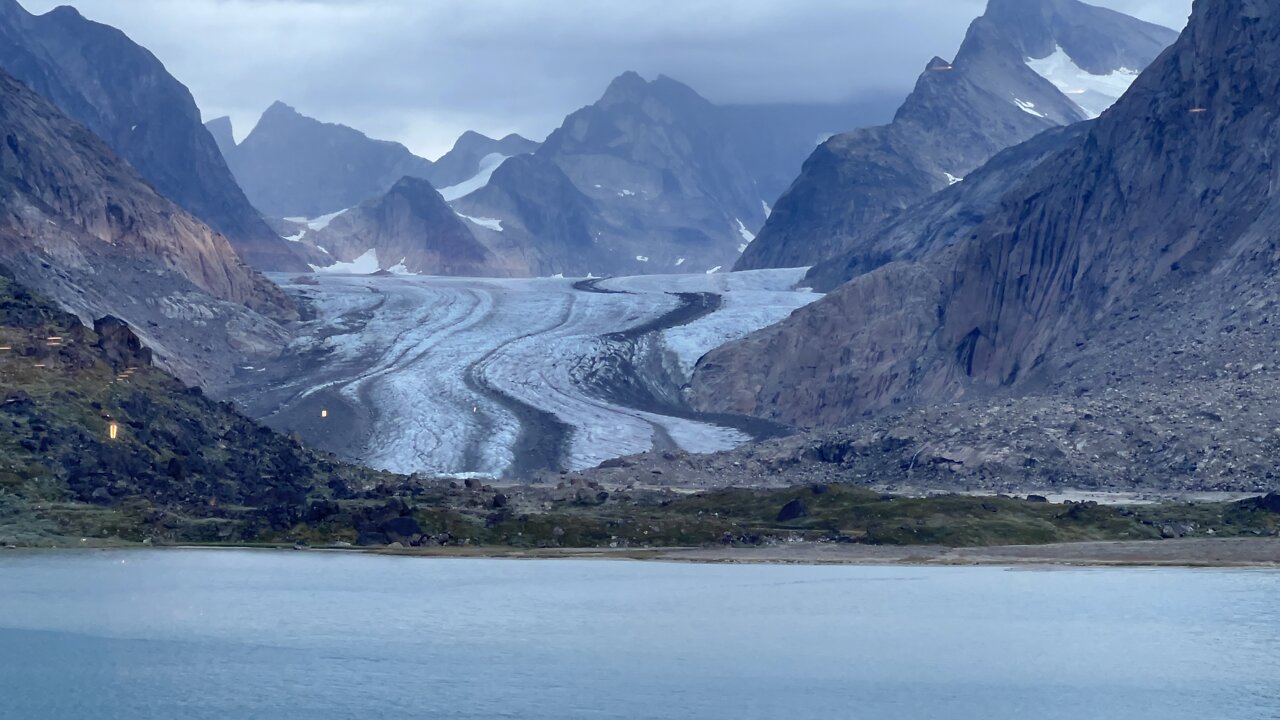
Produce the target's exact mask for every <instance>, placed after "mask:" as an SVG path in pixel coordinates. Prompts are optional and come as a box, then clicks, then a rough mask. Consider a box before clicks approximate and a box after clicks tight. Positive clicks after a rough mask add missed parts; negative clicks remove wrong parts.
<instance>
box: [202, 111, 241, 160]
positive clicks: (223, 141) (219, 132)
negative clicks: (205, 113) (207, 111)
mask: <svg viewBox="0 0 1280 720" xmlns="http://www.w3.org/2000/svg"><path fill="white" fill-rule="evenodd" d="M204 126H205V128H206V129H207V130H208V131H209V134H210V135H212V136H213V141H214V142H215V143H217V144H218V150H220V151H221V152H222V156H223V157H224V158H226V157H230V156H231V154H232V153H234V152H235V149H236V136H235V128H234V127H233V126H232V124H231V118H229V117H226V116H223V117H219V118H214V119H212V120H210V121H209V122H207V123H205V124H204Z"/></svg>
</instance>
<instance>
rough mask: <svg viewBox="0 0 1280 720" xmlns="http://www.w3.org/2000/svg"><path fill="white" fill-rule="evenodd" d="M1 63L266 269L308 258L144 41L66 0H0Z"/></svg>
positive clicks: (291, 266) (286, 267)
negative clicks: (262, 207) (257, 202)
mask: <svg viewBox="0 0 1280 720" xmlns="http://www.w3.org/2000/svg"><path fill="white" fill-rule="evenodd" d="M0 68H3V69H4V70H5V71H7V72H9V73H10V74H11V75H13V76H15V77H16V78H18V79H19V80H21V81H22V82H23V83H25V84H26V85H27V86H28V87H29V88H31V89H32V90H34V91H35V92H36V93H37V94H39V95H40V96H42V97H44V98H45V99H47V100H49V101H50V102H51V103H52V104H53V105H54V106H55V107H57V108H58V109H59V110H60V111H61V112H62V113H63V114H65V115H66V116H67V117H69V118H71V119H73V120H75V121H76V122H78V123H80V124H82V125H84V126H85V127H87V128H88V129H89V130H90V131H91V132H92V133H94V134H95V135H97V136H98V137H99V138H100V139H101V140H102V141H103V142H105V143H106V145H107V146H108V147H110V148H111V149H112V150H113V151H114V153H115V154H116V155H118V156H119V157H121V158H123V159H124V160H126V161H127V162H128V163H129V164H130V165H132V166H133V167H134V168H135V169H136V170H137V171H138V173H139V174H141V175H142V176H143V177H144V178H145V179H146V180H147V182H148V183H149V184H150V185H151V186H152V187H154V188H155V189H156V190H157V191H158V192H159V193H160V194H161V195H163V196H165V197H167V198H169V199H170V200H172V201H173V202H174V203H176V204H177V205H178V206H179V207H181V208H183V209H184V210H185V211H186V212H187V213H190V214H191V215H192V216H194V217H196V218H198V219H199V220H200V221H201V222H202V223H204V224H206V225H208V226H209V227H211V228H213V229H214V230H215V231H216V232H219V233H221V234H222V235H224V236H225V237H226V238H228V239H229V241H230V242H231V244H232V246H233V247H234V248H235V249H236V252H237V253H238V254H239V255H240V257H241V258H242V259H243V260H245V262H247V263H249V264H250V265H252V266H254V267H256V268H259V269H262V270H274V271H302V270H306V269H307V267H306V264H305V263H303V262H302V261H301V259H300V258H299V257H298V256H297V255H296V254H294V252H293V251H292V249H291V248H290V246H289V244H288V243H287V242H285V241H284V240H282V239H281V238H280V237H279V236H278V235H277V234H275V233H274V232H272V231H271V229H270V228H268V227H267V225H266V223H265V222H263V219H262V217H261V216H260V215H259V214H258V211H257V210H255V209H254V208H253V206H251V205H250V204H249V201H248V199H246V198H245V195H244V193H243V192H241V190H240V188H239V186H237V185H236V182H235V179H234V178H233V177H232V176H231V171H230V170H229V169H228V168H227V165H226V162H225V161H224V160H223V158H222V154H221V153H220V152H219V151H218V147H217V144H216V143H215V141H214V138H213V137H212V136H211V135H210V134H209V132H208V131H206V130H205V128H204V127H203V126H202V125H201V123H200V110H199V109H198V108H197V107H196V103H195V100H194V99H193V98H192V97H191V93H190V92H189V91H188V90H187V88H186V87H184V86H183V85H182V83H180V82H178V81H177V80H176V79H175V78H174V77H173V76H172V75H170V74H169V73H168V71H166V70H165V68H164V65H162V64H161V63H160V61H159V60H157V59H156V57H155V56H154V55H152V54H151V53H150V52H148V51H147V50H146V49H144V48H142V47H140V46H139V45H137V44H136V43H134V42H133V41H132V40H130V39H129V38H128V37H127V36H126V35H125V34H124V33H122V32H120V31H119V30H116V29H115V28H112V27H109V26H106V25H101V24H99V23H95V22H91V21H89V20H86V19H85V18H83V17H81V16H80V14H79V13H78V12H76V11H75V10H74V9H73V8H70V7H59V8H57V9H55V10H52V11H50V12H48V13H46V14H44V15H39V16H35V15H31V14H30V13H28V12H26V11H25V10H23V9H22V7H21V6H19V5H18V3H17V2H15V0H0Z"/></svg>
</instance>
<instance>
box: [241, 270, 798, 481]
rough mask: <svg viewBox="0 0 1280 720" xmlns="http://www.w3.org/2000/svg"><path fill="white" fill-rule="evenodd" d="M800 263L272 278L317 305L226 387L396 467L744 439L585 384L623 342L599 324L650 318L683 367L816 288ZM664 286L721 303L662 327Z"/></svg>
mask: <svg viewBox="0 0 1280 720" xmlns="http://www.w3.org/2000/svg"><path fill="white" fill-rule="evenodd" d="M803 275H804V270H782V271H761V272H756V273H744V274H739V275H715V276H707V275H701V274H699V275H689V276H680V275H677V276H663V277H645V278H617V279H613V280H610V281H604V282H601V283H600V284H599V287H598V288H595V289H594V290H593V289H591V288H588V287H584V286H583V285H582V284H581V283H577V282H575V281H574V280H571V279H563V278H543V279H519V280H489V279H469V278H442V277H416V276H398V277H370V276H352V275H321V276H316V277H315V278H314V279H308V280H306V281H305V283H292V282H291V281H288V280H287V279H286V278H284V277H278V278H275V279H276V280H277V281H278V282H281V283H282V284H284V285H285V287H286V289H287V290H289V291H290V292H291V293H293V294H295V295H299V296H301V297H303V298H304V299H306V300H307V302H308V304H309V305H310V307H311V309H312V310H313V311H314V313H315V318H314V319H313V320H312V321H310V322H309V323H308V324H307V325H306V326H305V332H304V334H303V336H302V337H301V338H300V339H298V340H297V341H295V343H294V344H293V346H292V347H291V348H290V351H289V352H288V353H287V354H286V356H285V357H283V358H282V359H281V360H280V362H279V363H278V366H277V367H273V368H269V369H268V370H267V371H266V372H261V371H254V372H247V371H246V372H245V373H242V376H241V377H240V378H239V380H240V381H241V382H242V383H243V384H242V386H241V387H240V388H238V389H237V391H236V393H235V394H236V396H237V397H238V398H239V399H240V401H241V402H242V403H244V404H245V406H246V407H247V409H248V410H249V411H250V412H251V413H252V414H254V415H255V416H257V417H260V418H262V419H264V420H265V421H267V422H268V423H269V424H271V425H273V426H274V427H277V428H279V429H282V430H287V431H290V432H293V431H297V432H299V433H300V434H301V435H302V437H303V438H304V439H305V440H306V441H307V442H308V443H311V444H314V445H316V446H318V447H322V448H325V449H329V450H332V451H334V452H337V453H339V454H341V455H343V456H345V457H350V458H352V459H356V460H359V461H362V462H365V463H368V464H370V465H372V466H374V467H379V468H385V469H388V470H394V471H398V472H404V473H412V472H431V473H450V474H462V473H478V474H481V475H486V476H492V477H500V476H527V475H530V474H533V473H535V472H537V471H539V470H556V469H580V468H586V467H591V466H594V465H597V464H599V463H600V462H603V461H604V460H608V459H610V458H614V457H619V456H623V455H630V454H634V453H639V452H645V451H648V450H651V449H654V448H658V449H684V450H689V451H695V452H711V451H716V450H723V449H728V448H731V447H734V446H736V445H738V444H740V443H743V442H746V441H747V440H749V439H750V437H749V436H748V435H747V434H746V433H745V432H743V431H742V430H739V429H734V428H731V427H722V426H720V425H717V424H713V423H712V422H709V421H704V420H703V419H702V418H698V417H694V415H696V414H692V413H688V414H680V413H677V414H680V416H679V417H676V416H671V415H666V414H662V413H660V412H655V411H654V408H652V407H648V408H643V409H641V408H637V407H630V406H626V405H624V404H621V403H620V402H618V401H611V400H608V399H605V398H603V397H602V395H601V393H599V392H597V390H595V389H593V388H594V387H595V386H593V384H592V383H593V382H595V383H598V382H599V378H600V377H601V375H602V373H606V374H607V372H609V371H610V370H611V369H612V368H615V367H616V366H617V363H614V362H613V361H616V360H617V353H618V352H619V351H620V348H621V347H622V345H620V344H619V343H618V342H617V341H616V340H615V339H612V338H611V337H607V336H610V335H611V334H614V333H618V332H620V331H623V330H628V329H630V328H638V327H641V326H643V327H646V328H649V327H652V328H654V330H653V333H652V334H648V335H646V337H657V338H658V340H659V342H661V344H662V345H663V346H664V347H665V348H666V349H668V350H670V351H671V352H672V353H674V354H675V356H676V357H677V358H678V360H679V365H680V368H681V370H682V372H684V373H685V374H687V373H688V372H689V371H690V370H691V369H692V366H693V364H694V363H696V362H697V359H698V358H699V357H701V356H702V355H703V354H705V353H706V352H707V351H709V350H710V349H713V348H715V347H718V346H719V345H720V344H722V343H723V342H725V341H727V340H729V339H734V338H737V337H741V336H743V335H746V334H748V333H750V332H752V331H754V330H756V329H759V328H761V327H763V326H765V325H767V324H770V323H772V322H775V321H776V320H778V319H781V318H782V317H785V316H786V315H787V314H788V313H790V312H791V311H792V310H793V309H795V308H796V307H800V306H801V305H804V304H807V303H808V302H811V301H813V300H815V299H817V298H818V297H819V296H818V295H815V294H813V293H810V292H807V291H803V292H802V291H792V290H790V288H791V286H792V285H794V283H795V282H796V281H797V280H799V279H800V278H801V277H803ZM311 283H315V284H311ZM674 293H714V294H717V295H719V296H720V302H719V306H718V309H716V310H715V311H714V312H711V313H710V314H706V315H704V316H701V317H696V318H695V319H694V320H693V321H692V322H689V323H688V324H686V325H679V326H676V327H664V326H663V319H664V318H666V317H667V316H668V315H670V314H672V313H673V311H677V310H678V309H679V308H680V307H681V304H682V299H681V297H680V296H678V295H676V294H674ZM322 410H323V411H324V412H325V417H324V419H323V420H321V419H320V413H321V411H322ZM534 454H538V457H534V456H533V455H534Z"/></svg>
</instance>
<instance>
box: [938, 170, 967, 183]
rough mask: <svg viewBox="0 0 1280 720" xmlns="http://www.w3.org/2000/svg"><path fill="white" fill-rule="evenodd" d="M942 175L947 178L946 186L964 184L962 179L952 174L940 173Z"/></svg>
mask: <svg viewBox="0 0 1280 720" xmlns="http://www.w3.org/2000/svg"><path fill="white" fill-rule="evenodd" d="M942 174H943V175H946V176H947V184H948V185H955V184H956V183H960V182H964V178H962V177H956V176H955V175H952V174H951V173H949V172H944V173H942Z"/></svg>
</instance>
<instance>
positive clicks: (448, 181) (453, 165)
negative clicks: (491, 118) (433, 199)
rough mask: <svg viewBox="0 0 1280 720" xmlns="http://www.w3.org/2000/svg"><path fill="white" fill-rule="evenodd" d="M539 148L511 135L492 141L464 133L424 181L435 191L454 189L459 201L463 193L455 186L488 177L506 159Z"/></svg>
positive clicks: (478, 135) (531, 141)
mask: <svg viewBox="0 0 1280 720" xmlns="http://www.w3.org/2000/svg"><path fill="white" fill-rule="evenodd" d="M539 145H540V143H537V142H534V141H533V140H526V139H525V138H522V137H520V136H519V135H515V134H511V135H508V136H506V137H504V138H502V139H501V140H494V139H493V138H490V137H485V136H484V135H481V134H480V133H477V132H472V131H467V132H465V133H463V134H462V135H461V136H460V137H459V138H458V140H457V142H455V143H454V144H453V149H451V150H450V151H449V152H447V153H445V154H444V155H442V156H441V157H440V159H439V160H436V162H435V164H434V165H433V166H432V168H431V175H430V177H429V178H428V179H429V180H431V184H432V185H434V186H435V187H437V188H444V189H448V188H458V192H460V193H461V194H460V195H458V197H461V195H464V194H466V192H463V190H464V188H459V187H458V186H461V185H463V184H464V183H466V182H467V181H469V180H473V179H475V178H477V176H479V175H481V174H482V173H484V172H486V171H488V172H490V173H492V170H493V169H494V168H496V167H497V166H498V165H500V164H501V163H502V161H503V160H506V159H507V158H509V157H513V156H515V155H528V154H529V153H532V152H534V151H535V150H537V149H538V147H539ZM481 184H483V183H481ZM477 187H478V186H477ZM473 189H474V188H473Z"/></svg>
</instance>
